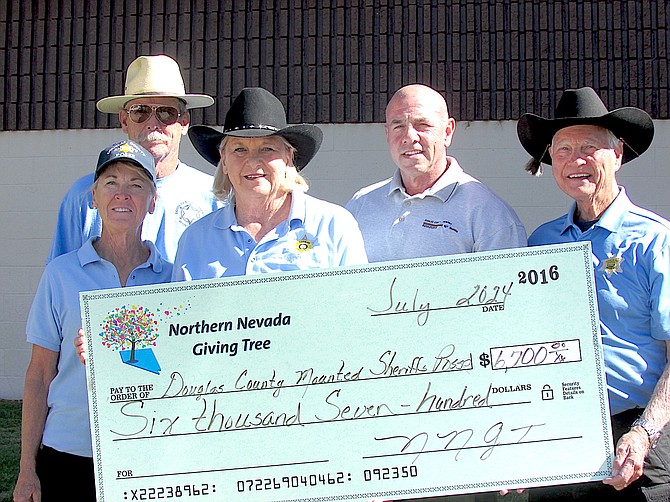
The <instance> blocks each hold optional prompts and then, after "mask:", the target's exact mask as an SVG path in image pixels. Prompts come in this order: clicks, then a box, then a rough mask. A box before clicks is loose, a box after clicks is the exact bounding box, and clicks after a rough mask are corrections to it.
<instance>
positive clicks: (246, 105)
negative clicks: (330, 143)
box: [188, 87, 323, 171]
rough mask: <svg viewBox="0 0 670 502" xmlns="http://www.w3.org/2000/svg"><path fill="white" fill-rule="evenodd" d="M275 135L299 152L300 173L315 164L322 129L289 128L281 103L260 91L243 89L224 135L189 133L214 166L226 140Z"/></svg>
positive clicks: (200, 129)
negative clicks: (311, 163)
mask: <svg viewBox="0 0 670 502" xmlns="http://www.w3.org/2000/svg"><path fill="white" fill-rule="evenodd" d="M275 134H276V135H277V136H281V137H282V138H284V139H286V141H288V142H289V143H290V144H291V145H292V146H293V148H295V149H296V153H295V159H294V162H295V167H296V169H297V170H298V171H300V170H301V169H302V168H303V167H305V166H306V165H307V163H308V162H309V161H310V160H312V158H313V157H314V155H316V152H317V151H318V150H319V147H320V146H321V141H322V140H323V133H322V132H321V129H319V128H318V127H316V126H314V125H311V124H300V125H293V126H287V125H286V112H285V111H284V106H283V105H282V104H281V101H279V99H277V97H276V96H274V95H273V94H272V93H270V92H269V91H266V90H265V89H263V88H261V87H247V88H245V89H242V92H240V94H239V95H238V96H237V97H236V98H235V100H234V101H233V104H232V105H231V106H230V110H228V113H227V114H226V120H225V122H224V125H223V132H219V131H217V130H216V129H213V128H211V127H207V126H192V127H191V128H190V129H189V131H188V137H189V138H191V142H192V143H193V146H194V147H195V149H196V150H197V151H198V153H199V154H200V155H202V156H203V157H204V158H205V160H207V161H208V162H210V163H211V164H214V165H217V164H218V163H219V160H221V155H220V154H219V145H220V144H221V140H222V139H223V137H224V136H237V137H243V138H258V137H262V136H272V135H275Z"/></svg>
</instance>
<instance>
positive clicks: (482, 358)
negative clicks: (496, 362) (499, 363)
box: [479, 352, 491, 368]
mask: <svg viewBox="0 0 670 502" xmlns="http://www.w3.org/2000/svg"><path fill="white" fill-rule="evenodd" d="M479 364H481V365H482V366H484V368H486V367H487V366H488V365H489V364H491V358H490V357H489V355H488V354H487V353H486V352H482V355H481V356H479Z"/></svg>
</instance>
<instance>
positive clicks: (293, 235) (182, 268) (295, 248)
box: [172, 191, 367, 281]
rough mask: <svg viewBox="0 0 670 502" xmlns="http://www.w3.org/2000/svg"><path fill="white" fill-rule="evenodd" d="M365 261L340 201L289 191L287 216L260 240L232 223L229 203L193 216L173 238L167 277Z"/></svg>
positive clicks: (355, 228) (360, 242)
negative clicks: (173, 252)
mask: <svg viewBox="0 0 670 502" xmlns="http://www.w3.org/2000/svg"><path fill="white" fill-rule="evenodd" d="M364 263H367V255H366V254H365V245H364V244H363V237H362V236H361V232H360V230H359V229H358V224H357V223H356V220H354V218H353V216H351V214H350V213H349V212H348V211H347V210H346V209H344V208H343V207H341V206H337V205H335V204H331V203H330V202H326V201H323V200H319V199H315V198H314V197H311V196H309V195H307V194H305V193H303V192H299V191H295V192H293V194H292V200H291V210H290V213H289V217H288V219H286V220H285V221H283V222H281V223H280V224H279V225H277V227H276V228H274V229H273V230H272V231H270V232H269V233H268V234H267V235H265V236H264V237H263V238H262V239H261V241H260V242H256V241H255V240H254V238H253V237H251V235H250V234H249V232H247V231H246V230H245V229H244V228H243V227H241V226H240V225H238V224H237V218H236V217H235V207H234V204H228V205H226V206H225V207H223V208H221V209H219V210H218V211H216V212H214V213H211V214H209V215H207V216H205V217H204V218H202V219H200V220H198V221H196V222H195V223H193V224H192V225H191V226H190V227H188V228H187V229H186V231H185V232H184V234H183V235H182V237H181V240H180V241H179V247H178V249H177V256H176V258H175V263H174V268H173V275H172V279H173V280H174V281H185V280H195V279H215V278H218V277H231V276H239V275H251V274H263V273H267V272H279V271H290V270H307V269H312V268H329V267H338V266H341V265H359V264H364Z"/></svg>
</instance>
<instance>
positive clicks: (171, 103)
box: [47, 55, 220, 261]
mask: <svg viewBox="0 0 670 502" xmlns="http://www.w3.org/2000/svg"><path fill="white" fill-rule="evenodd" d="M213 103H214V100H213V99H212V98H211V97H210V96H206V95H203V94H186V91H185V88H184V81H183V79H182V75H181V71H180V69H179V65H178V64H177V62H176V61H175V60H174V59H172V58H170V57H168V56H165V55H159V56H140V57H138V58H137V59H135V60H134V61H133V62H132V63H130V66H128V71H127V75H126V85H125V92H124V94H123V95H120V96H110V97H106V98H103V99H101V100H100V101H98V103H97V108H98V110H100V111H101V112H104V113H116V114H118V115H119V121H120V123H121V129H122V130H123V132H124V133H126V134H127V136H128V139H130V140H133V141H135V142H137V143H139V144H140V145H142V146H143V147H144V148H146V149H147V150H148V151H149V152H151V154H152V155H153V157H154V161H155V162H156V178H157V179H156V186H157V189H158V200H157V203H156V209H155V211H154V212H153V214H147V216H146V219H145V221H144V225H143V227H142V238H143V239H144V240H150V241H152V242H153V243H154V244H155V245H156V248H157V249H158V251H159V252H160V253H161V255H162V256H163V258H165V259H167V260H169V261H173V260H174V255H175V253H176V251H177V242H178V241H179V237H180V236H181V234H182V232H183V231H184V229H185V228H186V227H187V226H188V225H189V224H191V223H192V222H193V221H195V220H197V219H199V218H200V217H202V216H204V215H205V214H208V213H210V212H212V211H213V210H215V209H217V208H218V207H219V206H220V204H219V203H218V202H217V201H216V199H215V198H214V196H213V194H212V180H213V178H212V176H210V175H208V174H205V173H203V172H201V171H198V170H196V169H193V168H192V167H189V166H187V165H186V164H184V163H183V162H180V160H179V144H180V141H181V138H182V136H184V135H185V134H186V132H187V130H188V126H189V121H190V116H189V110H190V109H192V108H203V107H206V106H210V105H211V104H213ZM92 184H93V176H92V175H87V176H84V177H83V178H80V179H79V180H78V181H76V182H75V183H74V185H73V186H72V188H70V190H69V191H68V192H67V194H66V195H65V197H64V199H63V202H62V203H61V206H60V210H59V214H58V222H57V225H56V231H55V235H54V239H53V242H52V246H51V251H50V253H49V257H48V259H47V261H51V260H52V259H53V258H55V257H56V256H58V255H61V254H64V253H67V252H69V251H72V250H74V249H78V248H79V247H81V245H82V244H83V243H84V242H86V240H87V239H88V238H89V237H90V236H92V235H100V231H101V228H102V222H101V220H100V217H99V215H98V213H97V211H96V209H95V207H94V206H93V202H92V197H91V186H92Z"/></svg>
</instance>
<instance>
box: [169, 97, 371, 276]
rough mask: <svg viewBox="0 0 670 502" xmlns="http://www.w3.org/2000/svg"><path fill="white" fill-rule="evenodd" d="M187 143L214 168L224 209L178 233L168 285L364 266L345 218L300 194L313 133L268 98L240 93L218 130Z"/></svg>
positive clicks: (195, 133) (316, 135) (198, 129)
mask: <svg viewBox="0 0 670 502" xmlns="http://www.w3.org/2000/svg"><path fill="white" fill-rule="evenodd" d="M189 137H190V138H191V141H192V142H193V145H194V146H195V149H196V150H197V151H198V153H200V155H202V156H203V157H204V158H205V159H206V160H207V161H209V162H211V163H212V164H214V165H215V166H217V170H216V174H215V177H214V193H215V194H216V196H217V197H219V198H220V199H221V200H223V201H225V202H227V204H226V205H225V206H224V207H223V208H221V209H220V210H218V211H216V212H214V213H212V214H210V215H208V216H206V217H204V218H202V219H201V220H198V221H197V222H195V223H193V224H192V225H191V226H190V227H189V228H188V229H187V230H186V231H185V233H184V235H183V236H182V238H181V240H180V241H179V248H178V250H177V256H176V259H175V267H174V273H173V280H177V281H179V280H193V279H211V278H217V277H228V276H236V275H246V274H257V273H264V272H275V271H280V270H303V269H309V268H320V267H334V266H339V265H349V264H360V263H366V262H367V256H366V254H365V248H364V245H363V238H362V236H361V233H360V231H359V229H358V225H357V223H356V221H355V220H354V218H353V216H351V214H350V213H349V212H348V211H346V210H345V209H344V208H342V207H340V206H337V205H335V204H331V203H328V202H325V201H322V200H318V199H315V198H314V197H310V196H308V195H306V194H305V193H304V192H305V191H306V190H307V182H306V181H305V179H304V178H303V177H302V176H301V175H300V171H301V170H302V169H303V168H304V167H305V166H306V165H307V163H308V162H309V161H310V160H312V158H313V157H314V155H315V154H316V152H317V150H318V149H319V146H321V140H322V133H321V130H320V129H319V128H318V127H316V126H313V125H307V124H301V125H295V126H287V124H286V114H285V112H284V107H283V106H282V104H281V102H280V101H279V100H278V99H277V98H276V97H275V96H273V95H272V94H271V93H270V92H268V91H266V90H265V89H261V88H246V89H243V90H242V92H241V93H240V94H239V95H238V96H237V97H236V98H235V100H234V101H233V104H232V106H231V107H230V110H229V111H228V113H227V114H226V120H225V124H224V128H223V132H219V131H217V130H215V129H212V128H210V127H206V126H195V127H192V128H191V129H190V130H189Z"/></svg>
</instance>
